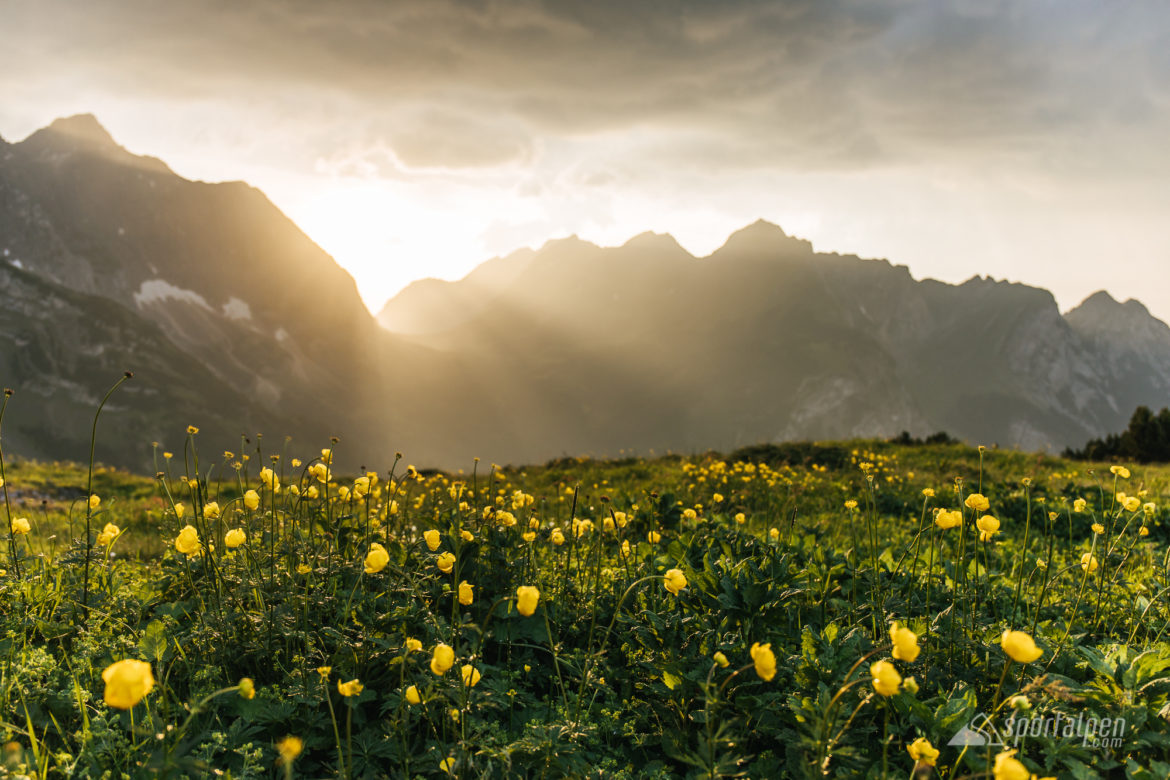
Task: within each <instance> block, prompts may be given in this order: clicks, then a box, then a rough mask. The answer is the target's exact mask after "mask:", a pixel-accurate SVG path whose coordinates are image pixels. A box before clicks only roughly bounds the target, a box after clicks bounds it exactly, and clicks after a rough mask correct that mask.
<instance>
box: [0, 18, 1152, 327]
mask: <svg viewBox="0 0 1170 780" xmlns="http://www.w3.org/2000/svg"><path fill="white" fill-rule="evenodd" d="M0 20H2V22H0V136H3V137H4V138H5V139H7V140H9V141H12V140H18V139H20V138H23V137H24V136H26V135H28V134H29V133H30V132H32V131H33V130H35V129H36V128H38V127H40V126H43V125H46V124H48V123H49V122H50V121H51V120H52V119H53V118H55V117H58V116H64V115H69V114H75V113H83V112H89V113H93V114H95V115H96V116H97V117H98V119H99V120H100V121H101V122H102V123H103V124H104V125H105V126H106V127H107V128H108V129H109V130H110V132H111V133H112V134H113V135H114V137H115V138H116V139H117V140H118V141H119V142H120V143H121V144H122V145H124V146H126V147H127V148H128V149H130V150H131V151H134V152H138V153H142V154H151V155H154V156H157V157H161V158H162V159H164V160H165V161H166V162H167V163H169V164H170V165H171V167H172V168H174V169H175V170H176V171H177V172H178V173H180V174H182V175H184V176H187V177H190V178H200V179H207V180H225V179H244V180H246V181H248V182H250V183H252V184H254V185H256V186H258V187H260V188H261V189H263V190H264V191H265V192H266V193H268V195H269V197H271V198H272V200H273V201H275V202H276V204H277V205H278V206H280V207H281V208H282V209H283V210H284V211H285V212H286V213H287V214H289V216H290V217H292V218H293V219H294V220H295V221H296V222H297V223H298V224H300V225H301V226H302V227H303V228H304V229H305V231H306V232H307V233H308V234H309V235H310V236H312V237H313V238H314V239H315V240H316V241H317V242H318V243H319V244H321V246H323V247H324V248H325V249H326V250H327V251H329V252H330V253H331V254H333V255H334V257H336V258H337V260H338V262H340V263H341V264H342V265H343V266H345V267H346V268H348V269H349V270H350V272H351V273H353V275H354V276H355V277H356V278H357V280H358V284H359V287H360V289H361V290H362V293H363V296H364V297H365V300H366V302H367V303H368V304H369V305H370V307H371V308H373V309H374V310H375V311H376V310H377V309H379V308H380V307H381V305H382V303H383V301H384V300H385V299H386V298H387V297H388V296H390V295H392V294H393V293H394V292H396V291H397V290H398V289H400V288H401V287H402V286H404V285H405V284H407V283H408V282H409V281H410V280H412V279H415V278H419V277H423V276H438V277H443V278H458V277H459V276H462V275H463V274H464V273H466V272H467V271H468V270H470V269H471V268H472V267H474V265H475V264H477V263H478V262H480V261H482V260H484V259H487V258H488V257H490V256H492V255H495V254H503V253H507V252H509V251H511V250H513V249H515V248H518V247H520V246H526V245H527V246H539V245H540V244H542V243H544V241H546V240H548V239H549V238H553V237H561V236H565V235H568V234H570V233H577V234H579V235H580V236H582V237H583V238H586V239H590V240H593V241H595V242H597V243H601V244H617V243H622V242H624V241H625V240H626V239H628V238H629V237H630V236H633V235H635V234H637V233H640V232H643V231H645V230H655V231H659V232H669V233H672V234H674V236H675V237H676V238H677V239H678V240H679V241H680V242H681V243H682V244H683V246H685V247H686V248H688V249H689V250H691V251H692V252H694V253H695V254H699V255H703V254H707V253H709V252H711V251H712V250H714V249H715V248H717V247H718V246H719V245H720V244H721V243H722V242H723V240H724V239H725V238H726V236H727V235H728V233H730V232H732V231H733V230H735V229H737V228H739V227H742V226H743V225H745V224H747V223H749V222H752V221H754V220H755V219H757V218H760V217H763V218H765V219H768V220H770V221H773V222H776V223H778V224H780V225H781V226H783V227H784V228H785V229H786V230H787V231H788V232H789V233H790V234H794V235H798V236H801V237H804V238H808V239H810V240H812V242H813V244H814V246H815V247H816V248H817V249H818V250H821V251H839V252H853V253H857V254H860V255H862V256H864V257H887V258H889V259H890V260H892V261H894V262H896V263H900V264H906V265H909V266H910V269H911V271H912V272H913V273H914V275H915V276H916V277H920V278H921V277H926V276H931V277H935V278H940V279H944V280H948V281H961V280H963V279H966V278H968V277H970V276H972V275H975V274H983V275H991V276H994V277H996V278H1008V279H1012V280H1018V281H1025V282H1029V283H1032V284H1036V285H1041V286H1044V287H1048V288H1049V289H1051V290H1053V291H1054V292H1055V293H1056V295H1057V298H1058V299H1059V301H1060V303H1061V304H1062V306H1063V307H1065V308H1068V307H1071V306H1072V305H1075V304H1076V303H1078V302H1079V301H1080V300H1081V299H1082V298H1084V297H1085V296H1086V295H1088V294H1089V293H1091V292H1092V291H1094V290H1097V289H1101V288H1105V289H1108V290H1109V291H1111V292H1112V293H1113V294H1114V296H1115V297H1118V298H1120V299H1122V300H1124V299H1125V298H1128V297H1137V298H1139V299H1140V300H1142V301H1144V302H1145V303H1146V304H1147V305H1149V306H1150V308H1151V309H1152V310H1153V311H1154V312H1155V314H1157V315H1158V316H1160V317H1161V318H1163V319H1166V320H1170V284H1168V282H1170V272H1168V270H1167V264H1168V261H1170V216H1168V215H1170V32H1168V31H1170V5H1167V4H1164V3H1161V2H1149V3H1133V2H1125V0H1110V1H1109V2H1105V1H1104V0H1096V1H1094V2H1078V1H1077V0H1059V1H1055V0H1054V1H1053V2H1030V3H1029V2H1019V1H1015V0H1013V1H1012V2H993V1H991V0H967V1H966V2H945V3H944V2H938V3H929V2H927V3H920V2H904V1H900V0H890V1H888V2H836V1H834V0H806V1H805V2H740V1H738V0H720V1H718V2H716V1H715V0H702V1H701V2H700V1H698V0H695V1H692V2H686V1H683V0H679V1H676V2H665V1H658V0H647V1H645V2H641V1H640V2H633V1H632V0H623V1H620V2H618V1H614V2H610V1H608V0H589V1H588V2H551V1H550V2H545V3H538V2H526V1H525V0H503V1H501V2H490V1H488V2H449V1H448V0H409V1H406V2H392V1H391V0H369V2H359V1H357V0H344V1H342V0H330V1H329V2H322V0H313V1H312V2H308V1H304V2H301V1H299V0H267V1H252V2H240V1H239V0H230V1H229V0H224V2H210V1H208V0H186V1H185V2H171V1H170V0H158V2H148V1H147V0H126V1H125V2H109V1H108V0H86V2H72V1H71V2H59V1H56V0H36V1H35V2H34V1H33V0H27V1H26V2H18V1H17V0H0Z"/></svg>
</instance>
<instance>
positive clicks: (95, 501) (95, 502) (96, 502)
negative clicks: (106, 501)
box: [89, 493, 102, 509]
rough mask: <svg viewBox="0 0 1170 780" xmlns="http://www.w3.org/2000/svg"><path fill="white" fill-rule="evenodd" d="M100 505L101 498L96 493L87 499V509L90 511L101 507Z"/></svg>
mask: <svg viewBox="0 0 1170 780" xmlns="http://www.w3.org/2000/svg"><path fill="white" fill-rule="evenodd" d="M101 503H102V497H101V496H99V495H97V494H96V493H95V494H94V495H92V496H90V497H89V508H90V509H97V508H98V507H99V506H101Z"/></svg>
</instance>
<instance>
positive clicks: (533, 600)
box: [516, 585, 540, 617]
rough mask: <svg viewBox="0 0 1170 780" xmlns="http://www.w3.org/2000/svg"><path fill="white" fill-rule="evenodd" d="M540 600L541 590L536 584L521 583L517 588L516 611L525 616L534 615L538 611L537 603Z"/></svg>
mask: <svg viewBox="0 0 1170 780" xmlns="http://www.w3.org/2000/svg"><path fill="white" fill-rule="evenodd" d="M539 602H540V591H539V590H538V589H537V588H536V586H534V585H521V586H520V587H518V588H516V611H517V612H519V613H520V614H521V615H523V616H524V617H532V614H533V613H534V612H536V605H537V603H539Z"/></svg>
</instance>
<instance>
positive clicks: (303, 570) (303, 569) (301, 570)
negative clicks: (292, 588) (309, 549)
mask: <svg viewBox="0 0 1170 780" xmlns="http://www.w3.org/2000/svg"><path fill="white" fill-rule="evenodd" d="M312 570H313V567H312V566H310V565H309V564H307V563H298V564H297V574H308V573H309V572H311V571H312Z"/></svg>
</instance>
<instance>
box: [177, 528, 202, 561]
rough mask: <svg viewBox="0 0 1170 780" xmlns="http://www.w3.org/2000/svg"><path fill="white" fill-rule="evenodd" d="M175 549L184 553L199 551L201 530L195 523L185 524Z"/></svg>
mask: <svg viewBox="0 0 1170 780" xmlns="http://www.w3.org/2000/svg"><path fill="white" fill-rule="evenodd" d="M175 549H176V550H178V551H179V552H181V553H183V555H194V554H195V553H197V552H199V532H198V531H197V530H195V526H193V525H185V526H183V530H181V531H179V536H178V538H177V539H175Z"/></svg>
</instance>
